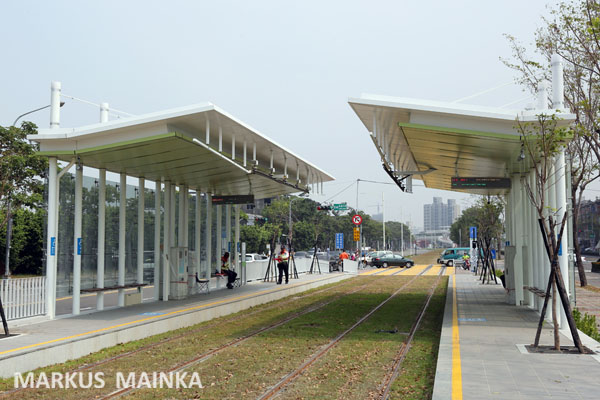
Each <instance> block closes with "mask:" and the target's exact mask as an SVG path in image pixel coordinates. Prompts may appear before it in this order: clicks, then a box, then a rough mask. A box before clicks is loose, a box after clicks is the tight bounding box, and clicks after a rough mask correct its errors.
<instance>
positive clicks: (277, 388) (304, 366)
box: [258, 275, 418, 400]
mask: <svg viewBox="0 0 600 400" xmlns="http://www.w3.org/2000/svg"><path fill="white" fill-rule="evenodd" d="M417 277H418V275H415V276H414V277H413V278H412V279H411V280H410V281H408V282H406V283H405V284H404V285H402V286H401V287H400V288H399V289H398V290H396V291H395V292H394V293H392V294H391V295H390V296H389V297H388V298H387V299H385V300H384V301H382V302H381V303H379V304H378V305H377V306H375V307H374V308H372V309H371V310H370V311H369V312H368V313H366V314H365V315H364V316H363V317H362V318H361V319H359V320H358V321H357V322H356V323H355V324H354V325H352V326H351V327H350V328H348V329H346V330H345V331H344V332H342V333H340V334H339V335H338V336H336V337H335V338H334V339H333V340H331V341H330V342H329V343H327V344H325V345H323V346H321V348H320V349H319V350H317V351H316V352H315V353H313V355H312V356H310V357H309V359H308V360H307V361H305V362H304V363H302V364H301V365H300V366H299V367H298V368H297V369H295V370H294V371H292V372H290V373H289V374H287V375H286V376H285V377H283V379H281V380H280V381H279V382H277V383H276V384H275V386H273V387H272V388H271V389H269V390H267V392H265V393H264V394H262V395H261V396H260V397H259V398H258V399H259V400H266V399H270V398H272V397H273V396H275V395H277V394H278V393H279V392H281V390H282V389H284V388H285V387H286V386H287V385H289V384H290V383H291V382H292V381H294V380H295V379H296V378H297V377H298V375H300V374H301V373H302V372H304V371H305V370H306V369H307V368H308V367H310V366H311V365H312V364H313V363H314V362H315V361H317V360H319V359H320V358H321V357H323V356H324V355H325V354H327V352H328V351H329V350H331V349H332V348H333V347H334V346H335V345H336V344H338V343H339V342H340V340H341V339H343V338H344V337H345V336H346V335H347V334H348V333H350V332H352V331H353V330H354V329H356V328H357V327H358V326H359V325H361V324H362V323H363V322H365V321H366V320H367V319H368V318H369V317H370V316H371V315H373V314H374V313H375V312H376V311H377V310H379V309H380V308H381V307H383V306H384V305H385V304H386V303H387V302H388V301H390V300H391V299H393V298H394V297H396V295H398V294H399V293H400V292H402V291H403V290H404V289H406V287H408V286H409V285H410V284H411V283H412V282H414V280H415V279H417Z"/></svg>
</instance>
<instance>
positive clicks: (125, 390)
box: [97, 281, 377, 400]
mask: <svg viewBox="0 0 600 400" xmlns="http://www.w3.org/2000/svg"><path fill="white" fill-rule="evenodd" d="M376 284H377V282H376V281H373V282H367V283H366V284H364V285H362V286H359V287H357V288H354V289H353V290H350V291H347V292H345V293H341V294H340V295H338V296H335V297H333V298H332V299H329V300H327V301H323V302H320V303H317V304H315V305H313V306H311V307H308V308H307V309H305V310H302V311H299V312H297V313H293V314H291V315H289V316H287V317H286V318H284V319H282V320H280V321H278V322H275V323H273V324H270V325H268V326H265V327H263V328H261V329H258V330H256V331H254V332H252V333H250V334H247V335H244V336H241V337H239V338H236V339H234V340H232V341H229V342H227V343H225V344H223V345H221V346H218V347H216V348H214V349H212V350H209V351H206V352H204V353H202V354H200V355H198V356H196V357H194V358H191V359H189V360H186V361H183V362H180V363H178V364H177V365H175V366H174V367H172V368H169V369H168V370H165V371H161V372H163V373H166V374H171V373H176V372H179V371H182V370H184V369H187V368H189V367H191V366H193V365H195V364H199V363H201V362H204V361H206V360H208V359H209V358H211V357H213V356H215V355H217V354H219V353H221V352H223V351H224V350H226V349H229V348H231V347H234V346H237V345H239V344H241V343H243V342H245V341H247V340H248V339H251V338H253V337H255V336H257V335H259V334H261V333H264V332H267V331H270V330H272V329H275V328H277V327H279V326H282V325H285V324H286V323H288V322H290V321H293V320H294V319H296V318H298V317H301V316H303V315H306V314H309V313H311V312H314V311H317V310H319V309H321V308H323V307H325V306H327V305H329V304H331V303H333V302H334V301H337V300H339V299H341V298H343V297H345V296H349V295H351V294H354V293H356V292H359V291H360V290H362V289H364V288H366V287H368V286H371V285H376ZM313 294H314V293H313ZM136 390H138V389H137V388H122V389H119V390H115V391H113V392H111V393H109V394H107V395H104V396H100V397H97V398H98V399H101V400H104V399H115V398H119V397H121V396H124V395H127V394H131V393H133V392H135V391H136Z"/></svg>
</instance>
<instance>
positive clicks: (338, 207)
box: [333, 203, 348, 211]
mask: <svg viewBox="0 0 600 400" xmlns="http://www.w3.org/2000/svg"><path fill="white" fill-rule="evenodd" d="M333 210H334V211H346V210H348V203H339V204H334V205H333Z"/></svg>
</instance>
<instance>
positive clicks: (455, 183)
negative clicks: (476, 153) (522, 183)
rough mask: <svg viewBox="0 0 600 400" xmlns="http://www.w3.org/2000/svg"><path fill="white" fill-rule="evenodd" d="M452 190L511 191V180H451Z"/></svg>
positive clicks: (465, 178) (468, 178)
mask: <svg viewBox="0 0 600 400" xmlns="http://www.w3.org/2000/svg"><path fill="white" fill-rule="evenodd" d="M450 187H451V188H452V189H510V178H494V177H462V176H461V177H458V176H454V177H452V178H450Z"/></svg>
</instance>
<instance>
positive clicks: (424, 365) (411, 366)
mask: <svg viewBox="0 0 600 400" xmlns="http://www.w3.org/2000/svg"><path fill="white" fill-rule="evenodd" d="M447 289H448V278H447V277H445V278H444V279H443V280H442V283H441V284H440V285H438V287H437V288H436V290H435V292H434V294H433V297H432V298H431V302H430V303H429V308H428V309H427V312H426V313H425V315H424V316H423V320H422V321H421V327H420V328H419V330H418V331H417V332H416V334H415V337H414V339H413V342H412V346H411V348H410V350H409V352H408V354H407V356H406V359H405V360H404V363H403V365H402V370H401V372H400V375H399V376H398V378H397V379H396V380H395V381H394V383H393V385H392V390H391V392H390V398H391V399H403V400H405V399H406V400H409V399H415V400H417V399H418V400H423V399H430V398H431V395H432V393H433V382H434V380H435V370H436V364H437V356H438V350H439V345H440V335H441V332H442V322H443V319H444V306H445V305H446V292H447Z"/></svg>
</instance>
